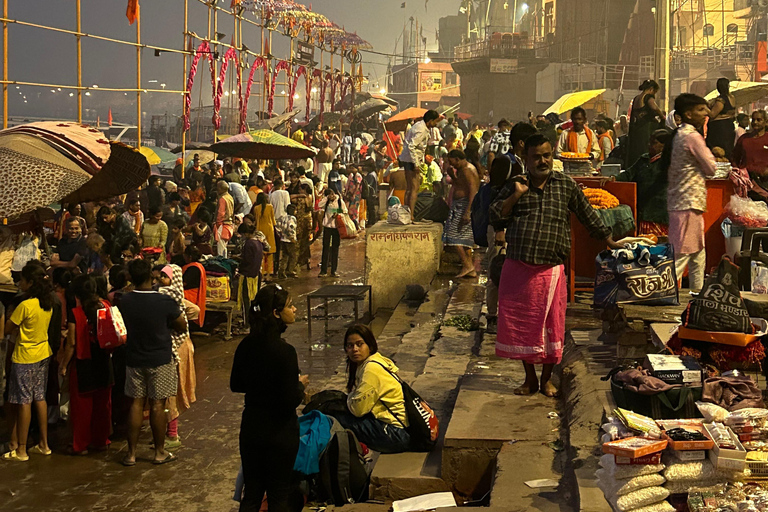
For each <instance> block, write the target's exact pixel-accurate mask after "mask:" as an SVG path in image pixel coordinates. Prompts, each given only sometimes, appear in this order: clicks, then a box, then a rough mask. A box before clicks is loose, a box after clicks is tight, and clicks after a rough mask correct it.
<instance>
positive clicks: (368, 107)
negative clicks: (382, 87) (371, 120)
mask: <svg viewBox="0 0 768 512" xmlns="http://www.w3.org/2000/svg"><path fill="white" fill-rule="evenodd" d="M388 108H389V103H387V102H386V101H383V100H380V99H377V98H371V99H369V100H366V101H365V102H364V103H363V104H362V105H360V106H359V107H355V111H354V113H355V117H360V118H366V117H371V116H372V115H374V114H377V113H379V112H381V111H382V110H387V109H388Z"/></svg>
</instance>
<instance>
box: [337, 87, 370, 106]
mask: <svg viewBox="0 0 768 512" xmlns="http://www.w3.org/2000/svg"><path fill="white" fill-rule="evenodd" d="M372 97H373V95H372V94H371V93H369V92H365V91H357V92H355V106H357V105H362V104H363V103H364V102H366V101H368V100H369V99H371V98H372ZM350 108H352V93H351V92H350V93H347V94H345V95H344V97H343V98H342V99H341V100H339V101H337V102H336V105H334V106H333V109H334V110H342V111H343V110H349V109H350Z"/></svg>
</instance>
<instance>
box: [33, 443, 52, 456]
mask: <svg viewBox="0 0 768 512" xmlns="http://www.w3.org/2000/svg"><path fill="white" fill-rule="evenodd" d="M27 453H36V454H38V455H50V454H51V453H52V452H51V449H50V448H48V449H47V450H45V451H44V450H43V449H42V448H40V445H38V444H36V445H35V446H33V447H32V448H30V449H29V450H27Z"/></svg>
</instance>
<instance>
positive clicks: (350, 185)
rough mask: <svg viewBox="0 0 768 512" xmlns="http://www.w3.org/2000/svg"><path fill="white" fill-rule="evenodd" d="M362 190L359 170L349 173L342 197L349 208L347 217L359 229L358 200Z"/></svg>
mask: <svg viewBox="0 0 768 512" xmlns="http://www.w3.org/2000/svg"><path fill="white" fill-rule="evenodd" d="M362 192H363V176H362V175H361V174H360V173H359V172H351V173H349V180H348V181H347V187H346V190H345V191H344V198H345V200H346V202H347V209H348V210H349V218H350V219H352V222H354V223H355V226H356V227H357V228H358V229H360V201H361V200H362Z"/></svg>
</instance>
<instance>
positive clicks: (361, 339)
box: [336, 324, 411, 453]
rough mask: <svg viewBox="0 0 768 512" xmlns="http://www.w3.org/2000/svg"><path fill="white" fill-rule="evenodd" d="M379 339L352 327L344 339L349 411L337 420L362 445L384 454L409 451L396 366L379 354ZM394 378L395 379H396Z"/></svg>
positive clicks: (361, 329) (365, 328) (368, 331)
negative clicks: (377, 340)
mask: <svg viewBox="0 0 768 512" xmlns="http://www.w3.org/2000/svg"><path fill="white" fill-rule="evenodd" d="M378 349H379V347H378V345H377V343H376V338H375V337H374V335H373V333H372V332H371V330H370V329H369V328H368V327H366V326H365V325H360V324H358V325H353V326H352V327H350V328H349V329H348V330H347V333H346V334H345V335H344V350H345V352H346V353H347V372H348V374H349V380H348V382H347V392H348V393H349V395H348V396H347V408H348V409H349V414H340V415H338V416H337V417H336V419H337V420H338V421H339V423H341V424H342V425H343V426H344V428H348V429H350V430H351V431H352V432H354V433H355V435H356V436H357V439H358V440H359V441H360V442H361V443H365V444H366V445H367V446H368V447H369V448H370V449H372V450H375V451H377V452H381V453H400V452H405V451H408V450H410V446H411V436H410V435H409V434H408V432H407V431H406V428H407V427H408V415H407V414H406V412H405V400H404V398H403V388H402V385H401V384H400V381H399V380H398V379H397V378H395V376H394V375H397V372H398V369H397V366H395V364H394V363H393V362H392V361H391V360H389V359H387V358H386V357H384V356H383V355H381V354H380V353H379V352H378ZM393 374H394V375H393Z"/></svg>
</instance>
